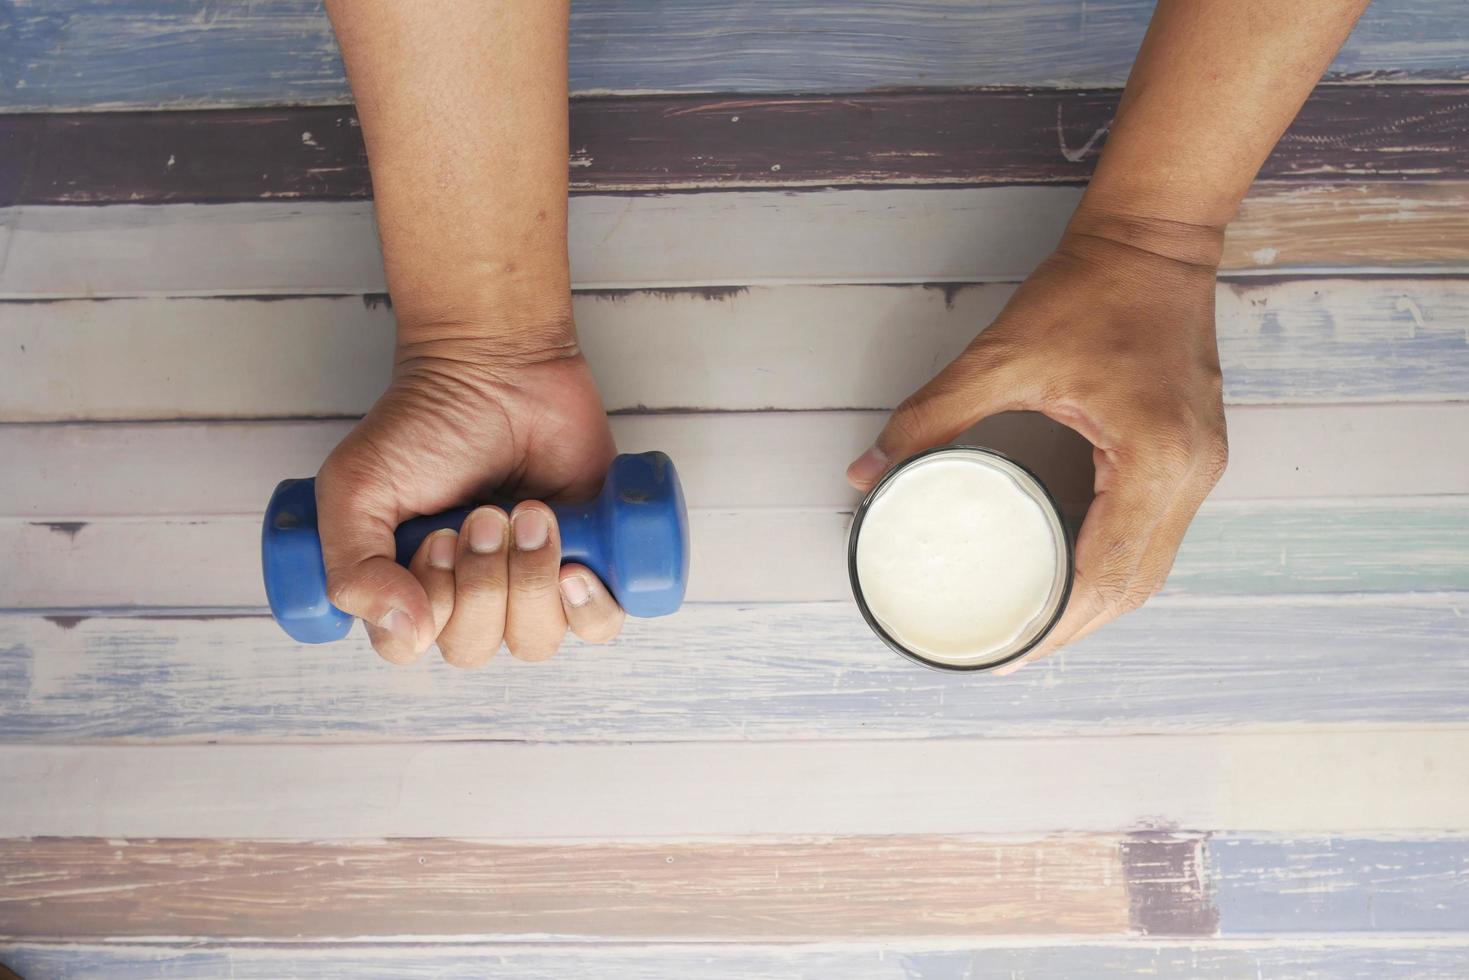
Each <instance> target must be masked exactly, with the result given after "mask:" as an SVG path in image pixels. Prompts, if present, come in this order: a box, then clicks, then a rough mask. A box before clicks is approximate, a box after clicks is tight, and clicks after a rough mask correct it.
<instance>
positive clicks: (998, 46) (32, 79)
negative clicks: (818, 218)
mask: <svg viewBox="0 0 1469 980" xmlns="http://www.w3.org/2000/svg"><path fill="white" fill-rule="evenodd" d="M9 9H10V15H9V27H10V34H9V38H8V40H7V42H6V43H5V45H4V46H3V47H0V86H3V87H0V106H3V107H5V108H8V109H11V110H15V109H22V110H34V109H66V110H70V109H78V108H98V107H105V108H124V107H134V108H137V107H141V108H151V107H155V106H167V107H170V108H173V107H179V106H201V105H202V106H219V105H251V104H263V105H274V104H279V103H302V102H317V103H320V102H344V101H346V100H347V99H349V98H350V94H349V92H348V90H347V86H346V82H345V80H344V78H343V73H342V67H341V63H340V60H339V58H338V56H337V51H336V45H335V43H334V41H333V39H332V35H331V31H330V28H329V26H328V24H327V20H326V16H325V15H324V14H323V12H322V10H321V7H320V4H318V3H314V2H312V0H269V2H255V3H251V4H249V5H246V6H241V7H235V6H224V7H219V6H214V5H210V4H207V3H204V2H203V0H185V2H179V3H175V4H172V5H169V6H168V7H165V8H162V9H159V8H157V7H156V5H150V4H147V3H144V2H142V0H125V2H110V3H108V2H98V0H64V2H57V0H50V2H46V3H42V2H39V0H19V2H17V3H14V4H13V5H12V6H11V7H10V8H9ZM1151 11H1152V6H1151V4H1149V3H1147V2H1146V0H1106V2H1101V3H1099V2H1097V0H1091V2H1085V0H1057V2H1052V3H1046V4H1039V5H1038V4H1033V3H1028V2H1025V0H1000V2H991V3H985V4H969V3H956V2H952V0H885V2H883V3H851V2H850V0H818V2H812V3H804V4H800V5H798V6H787V5H774V6H772V5H766V4H757V5H750V4H726V3H719V2H716V0H643V2H639V3H624V4H613V5H604V4H578V5H577V6H576V8H575V9H574V10H573V12H572V27H571V66H570V73H571V86H572V89H573V90H574V91H582V92H586V91H609V90H610V91H651V92H667V91H683V92H700V91H763V92H812V91H814V92H831V91H851V90H860V89H870V88H892V87H903V86H914V85H923V86H961V87H971V86H989V85H1120V84H1122V81H1123V80H1124V79H1125V77H1126V75H1127V70H1128V67H1129V66H1130V65H1131V62H1132V58H1133V55H1134V54H1135V53H1136V51H1137V46H1138V43H1139V41H1140V40H1141V39H1142V35H1143V29H1144V27H1145V26H1146V23H1147V19H1148V16H1149V14H1150V13H1151ZM1466 39H1469V32H1466V28H1465V26H1464V22H1463V18H1462V17H1460V16H1459V10H1458V8H1457V7H1456V6H1455V4H1454V3H1453V0H1381V2H1379V3H1378V4H1374V5H1373V6H1372V7H1370V8H1369V9H1368V11H1367V13H1366V16H1365V17H1364V18H1363V20H1362V23H1361V24H1360V25H1359V26H1358V28H1357V30H1356V32H1355V34H1354V35H1353V37H1352V38H1351V40H1349V41H1348V42H1347V46H1346V48H1345V49H1344V50H1343V52H1342V53H1341V54H1340V55H1339V56H1338V58H1337V60H1336V62H1335V63H1334V65H1333V66H1332V69H1331V74H1332V76H1333V77H1337V78H1343V77H1348V78H1350V77H1362V76H1368V77H1389V78H1400V77H1423V78H1436V79H1463V78H1466V77H1469V58H1466V56H1465V41H1466Z"/></svg>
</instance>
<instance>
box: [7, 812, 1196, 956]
mask: <svg viewBox="0 0 1469 980" xmlns="http://www.w3.org/2000/svg"><path fill="white" fill-rule="evenodd" d="M1170 871H1171V872H1172V873H1173V875H1174V876H1175V877H1176V876H1177V869H1176V868H1170V867H1167V866H1164V867H1160V868H1156V869H1154V873H1155V874H1156V875H1159V876H1162V875H1166V874H1168V872H1170ZM0 886H3V887H0V934H3V935H6V936H9V937H12V938H15V937H23V938H39V937H46V936H54V935H57V933H58V932H61V933H62V934H64V935H66V936H67V937H69V938H76V939H97V938H106V937H138V936H208V937H211V938H235V939H249V938H272V939H276V938H280V939H287V938H288V939H293V940H301V939H307V940H317V939H341V938H354V937H358V936H374V935H383V936H423V937H433V936H454V937H459V936H487V937H488V936H494V937H505V938H507V939H513V938H534V937H540V936H547V937H567V938H588V939H598V938H602V939H633V940H636V939H671V938H689V939H724V940H748V939H764V940H774V939H787V940H829V939H844V938H863V939H865V938H869V937H875V936H968V935H992V934H1009V935H1016V934H1018V935H1027V934H1062V935H1065V934H1077V935H1125V934H1126V933H1127V932H1129V931H1130V927H1131V922H1130V917H1129V911H1128V889H1129V886H1130V883H1129V881H1128V880H1127V877H1126V874H1125V870H1124V864H1123V861H1122V851H1121V846H1120V842H1119V840H1118V838H1116V837H1079V836H1078V837H1065V838H1050V839H1042V840H1036V841H1011V840H1004V839H1000V840H989V839H983V838H981V839H963V838H959V839H955V838H937V839H933V838H913V837H904V836H893V837H877V838H873V837H855V838H852V837H848V838H836V839H828V840H820V841H805V840H791V841H779V842H770V841H742V842H731V843H713V842H709V843H672V842H669V843H663V842H658V843H651V842H650V843H611V844H580V845H578V844H543V845H534V844H530V845H526V844H521V845H515V844H510V845H507V844H492V843H479V842H474V841H465V840H455V841H444V840H392V841H379V842H372V843H361V844H353V843H340V844H326V843H263V842H249V841H229V840H169V841H150V840H138V841H126V842H119V841H108V840H97V839H81V840H76V839H54V838H53V839H42V840H7V841H0ZM1164 887H1166V888H1168V889H1170V890H1171V891H1172V892H1174V893H1179V892H1184V891H1185V889H1184V882H1170V883H1168V884H1167V885H1165V886H1164ZM1191 897H1193V896H1191V895H1188V894H1184V895H1178V896H1177V897H1176V898H1175V899H1174V901H1175V902H1179V901H1188V900H1189V898H1191ZM1195 901H1202V899H1201V898H1197V899H1195Z"/></svg>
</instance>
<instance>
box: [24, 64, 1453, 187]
mask: <svg viewBox="0 0 1469 980" xmlns="http://www.w3.org/2000/svg"><path fill="white" fill-rule="evenodd" d="M1118 95H1119V93H1118V92H1117V90H1115V89H1114V90H1104V91H1086V90H1082V91H1076V90H1063V91H1057V90H1045V89H1042V90H1025V89H1008V90H996V89H990V90H983V91H951V92H915V93H889V94H879V95H839V96H763V97H759V96H757V97H751V96H747V95H720V96H651V97H649V96H645V97H635V98H625V97H614V98H590V99H577V100H574V101H573V102H572V103H571V133H570V143H571V147H572V156H571V160H570V179H571V189H572V190H573V191H574V192H603V193H605V192H609V191H649V190H660V189H673V188H676V189H693V188H734V187H811V186H818V187H819V186H852V185H856V186H864V185H873V184H948V185H969V184H988V183H1057V182H1061V183H1080V182H1083V181H1085V180H1086V179H1087V178H1088V177H1089V176H1090V175H1091V172H1092V168H1093V166H1094V165H1095V163H1096V160H1097V157H1098V155H1099V154H1100V153H1101V150H1102V147H1103V145H1104V144H1105V136H1106V132H1107V129H1108V127H1109V126H1110V124H1111V120H1112V116H1113V114H1114V112H1115V111H1116V107H1117V99H1118ZM1466 134H1469V92H1466V91H1465V89H1464V88H1463V87H1462V86H1416V85H1391V86H1331V87H1323V88H1320V89H1318V90H1317V91H1316V92H1315V93H1314V94H1313V95H1312V96H1311V98H1310V99H1309V100H1308V101H1307V102H1306V104H1305V106H1304V108H1303V109H1302V110H1301V114H1300V115H1299V116H1298V117H1297V118H1296V120H1295V122H1294V123H1293V124H1292V126H1291V128H1290V130H1289V131H1287V133H1286V134H1285V136H1284V137H1283V138H1282V140H1281V141H1280V143H1279V145H1278V146H1277V147H1276V148H1275V151H1274V153H1273V154H1272V155H1271V156H1270V158H1269V159H1268V160H1267V161H1266V162H1265V165H1264V167H1263V169H1262V171H1261V176H1262V177H1266V178H1275V179H1282V178H1302V177H1317V176H1321V175H1327V174H1329V175H1336V176H1341V175H1350V176H1352V177H1353V178H1356V179H1361V178H1376V179H1387V178H1393V179H1401V178H1410V179H1417V180H1423V179H1428V178H1438V179H1450V178H1462V177H1464V176H1466V172H1469V156H1466V155H1465V154H1464V152H1463V149H1462V145H1463V140H1464V138H1465V136H1466ZM0 147H4V148H5V152H4V153H3V154H0V206H10V205H17V204H114V203H131V204H159V203H168V202H198V203H223V202H230V201H250V200H270V199H278V198H305V199H312V200H336V199H351V198H368V197H371V196H372V181H371V177H370V175H369V173H368V169H367V154H366V151H365V150H364V148H363V144H362V131H361V128H360V126H359V125H358V121H357V116H356V114H355V112H354V111H353V110H352V109H351V108H349V107H334V106H326V107H298V108H270V109H237V110H208V111H170V112H101V113H60V114H36V113H30V114H18V115H10V116H0Z"/></svg>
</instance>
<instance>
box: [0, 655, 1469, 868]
mask: <svg viewBox="0 0 1469 980" xmlns="http://www.w3.org/2000/svg"><path fill="white" fill-rule="evenodd" d="M690 690H692V688H691V687H690V686H689V685H687V684H686V685H685V686H684V690H683V691H682V692H681V695H680V701H681V702H682V703H687V701H688V697H689V692H690ZM1466 751H1469V730H1465V729H1462V728H1444V727H1438V728H1432V729H1418V730H1413V731H1393V730H1374V731H1335V732H1319V731H1318V732H1290V733H1272V734H1229V735H1171V736H1169V737H1167V738H1157V737H1154V736H1119V737H1113V736H1099V737H1094V738H1081V739H1054V738H1042V739H1004V740H996V739H978V740H967V739H926V740H921V741H911V740H910V741H892V740H889V741H870V740H865V741H838V742H775V743H769V742H760V743H740V742H725V743H718V744H709V743H704V744H698V743H694V744H680V743H661V744H624V745H583V744H539V745H526V744H514V743H507V742H483V741H481V742H435V743H428V744H424V743H418V744H414V743H378V744H372V745H320V744H296V745H283V744H264V745H199V746H193V745H177V746H175V745H146V746H75V747H73V746H28V745H6V746H0V783H3V784H4V785H6V786H8V787H10V788H11V792H10V799H9V800H8V801H7V805H6V807H5V808H3V809H0V837H39V836H59V837H72V836H80V837H102V838H122V837H133V838H152V837H241V838H251V839H274V838H290V839H296V840H321V839H328V838H336V839H354V840H356V839H376V838H383V837H405V836H406V837H454V838H474V837H479V838H494V839H496V840H501V841H506V842H509V841H515V840H538V841H547V840H557V839H571V838H596V839H600V840H608V839H616V838H619V837H640V838H645V839H654V840H656V839H664V840H674V839H679V838H686V837H694V836H697V837H707V838H721V837H731V836H740V837H743V836H761V835H770V836H804V835H813V834H814V835H822V836H841V835H859V834H860V835H870V834H1026V835H1032V836H1034V835H1039V834H1046V833H1052V832H1056V833H1062V832H1066V833H1087V832H1093V831H1095V832H1098V833H1110V832H1115V831H1117V830H1118V829H1131V828H1137V829H1144V830H1145V829H1148V828H1150V827H1157V826H1167V827H1184V828H1211V829H1213V830H1216V831H1221V832H1222V831H1233V830H1240V831H1249V832H1250V833H1257V834H1266V833H1282V834H1288V833H1302V834H1310V833H1316V832H1319V831H1322V830H1330V831H1331V832H1332V833H1333V834H1337V835H1352V834H1375V833H1394V834H1398V833H1401V834H1407V833H1410V832H1412V833H1424V834H1429V833H1433V832H1439V831H1443V832H1454V831H1458V830H1461V829H1462V828H1464V827H1465V826H1469V772H1466V771H1465V769H1464V767H1463V765H1461V764H1460V763H1461V761H1462V759H1463V758H1464V753H1465V752H1466ZM960 774H962V775H960ZM282 787H289V788H290V791H289V792H282V791H281V788H282ZM632 787H636V791H631V790H630V788H632ZM507 788H509V791H507Z"/></svg>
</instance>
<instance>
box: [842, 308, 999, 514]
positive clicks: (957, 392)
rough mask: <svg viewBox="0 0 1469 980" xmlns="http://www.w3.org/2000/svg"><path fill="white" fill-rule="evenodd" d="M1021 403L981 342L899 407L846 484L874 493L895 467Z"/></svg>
mask: <svg viewBox="0 0 1469 980" xmlns="http://www.w3.org/2000/svg"><path fill="white" fill-rule="evenodd" d="M982 339H983V338H982V337H981V340H982ZM1019 403H1020V392H1019V391H1018V390H1017V389H1016V388H1015V387H1014V386H1013V385H1011V384H1009V383H1008V372H1007V371H1006V370H1005V369H1003V368H1002V367H1001V363H1000V361H999V360H998V358H996V357H994V356H992V355H991V354H990V353H989V352H988V351H987V349H986V348H985V346H984V345H983V344H982V343H981V342H980V340H976V341H975V342H974V343H973V344H971V345H970V347H969V348H968V349H967V350H965V351H964V353H962V354H960V355H959V356H958V357H957V358H955V359H954V360H953V361H950V362H949V364H948V366H946V367H945V368H944V369H943V370H942V371H940V372H939V373H938V374H936V375H935V376H934V377H933V379H932V380H930V381H929V382H928V384H926V385H924V386H923V387H922V388H919V389H918V390H917V391H915V392H914V393H913V394H911V395H909V396H908V397H907V398H906V399H904V400H903V403H902V404H901V405H899V406H898V407H897V408H896V409H894V411H893V413H892V415H890V416H888V421H887V424H886V425H884V426H883V429H882V432H881V433H879V434H878V437H877V441H876V442H874V443H873V445H872V447H871V448H870V449H868V450H867V451H866V452H865V453H863V454H862V455H861V456H859V457H857V458H856V459H855V460H853V461H852V464H851V465H850V466H848V467H847V482H848V483H850V484H852V486H854V487H856V488H857V489H858V490H862V491H864V492H865V491H867V490H870V489H872V487H873V485H874V484H875V483H877V481H878V480H879V479H880V478H881V477H882V475H883V474H884V473H886V472H887V471H888V469H889V468H890V467H891V466H893V464H895V463H900V462H902V461H903V460H905V459H907V458H908V457H909V456H912V455H913V454H914V453H918V452H922V451H923V450H925V449H932V448H933V447H934V446H941V445H943V444H944V443H947V442H951V441H952V440H953V439H954V438H956V437H957V436H958V435H959V434H960V433H961V432H963V431H964V430H965V429H968V428H969V427H970V426H972V425H974V424H976V423H977V422H979V421H980V420H982V419H985V418H988V417H989V416H991V415H995V414H997V413H999V412H1004V411H1008V410H1010V409H1012V408H1015V407H1017V406H1018V405H1019Z"/></svg>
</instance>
